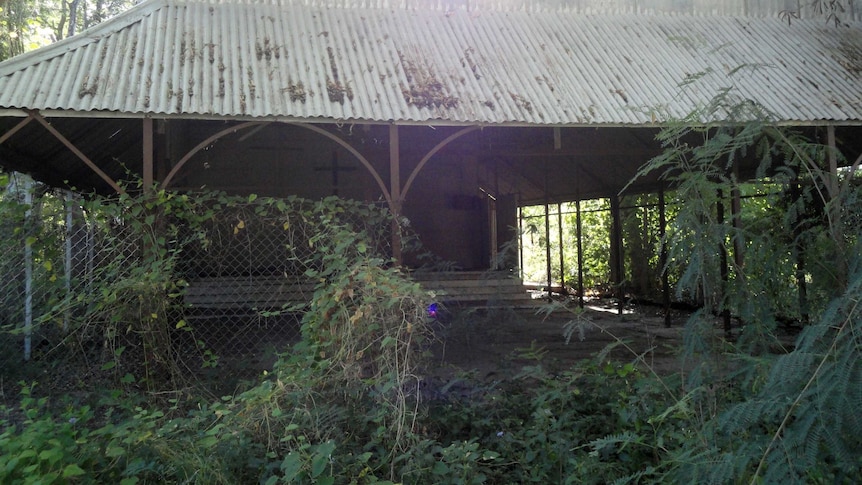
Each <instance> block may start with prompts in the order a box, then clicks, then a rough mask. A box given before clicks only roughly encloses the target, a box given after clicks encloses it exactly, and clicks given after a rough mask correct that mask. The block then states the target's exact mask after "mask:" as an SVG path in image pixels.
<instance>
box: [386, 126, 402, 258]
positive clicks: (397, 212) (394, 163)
mask: <svg viewBox="0 0 862 485" xmlns="http://www.w3.org/2000/svg"><path fill="white" fill-rule="evenodd" d="M389 194H390V197H391V198H392V258H393V259H395V264H396V265H398V266H401V264H402V263H403V262H404V259H403V256H402V254H401V204H402V202H403V201H402V200H401V149H400V139H399V137H398V125H395V124H392V125H389Z"/></svg>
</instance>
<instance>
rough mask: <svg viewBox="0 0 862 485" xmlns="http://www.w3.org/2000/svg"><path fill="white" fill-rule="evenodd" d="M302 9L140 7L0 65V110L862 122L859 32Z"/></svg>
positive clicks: (270, 1)
mask: <svg viewBox="0 0 862 485" xmlns="http://www.w3.org/2000/svg"><path fill="white" fill-rule="evenodd" d="M321 3H325V2H321ZM372 3H373V2H372ZM318 5H319V4H316V3H315V2H312V3H311V5H308V4H306V2H304V1H302V0H281V1H279V0H264V1H259V2H253V3H252V2H246V1H242V0H221V1H219V0H212V1H206V0H150V1H147V2H144V3H143V4H141V5H139V6H138V7H135V8H133V9H132V10H130V11H128V12H126V13H125V14H122V15H120V16H118V17H116V18H115V19H113V20H111V21H108V22H106V23H104V24H101V25H99V26H97V27H95V28H93V29H91V30H89V31H86V32H83V33H81V34H79V35H77V36H74V37H72V38H69V39H66V40H63V41H61V42H58V43H56V44H53V45H50V46H47V47H44V48H41V49H38V50H36V51H33V52H30V53H27V54H24V55H21V56H19V57H16V58H13V59H10V60H8V61H6V62H3V63H0V110H3V109H6V110H9V109H37V110H43V111H46V112H49V113H50V114H51V115H52V116H118V117H126V116H132V117H139V116H144V115H150V116H154V117H186V118H188V117H197V118H202V119H278V120H303V121H325V122H332V121H333V120H335V121H344V122H363V121H366V122H396V123H428V124H500V125H505V124H509V125H558V126H585V125H596V124H599V125H655V124H657V123H661V121H662V120H664V119H667V118H668V117H682V116H685V115H686V114H687V113H689V112H690V111H691V110H692V109H693V108H695V107H697V106H701V105H704V104H706V103H708V102H709V101H710V99H712V97H713V96H714V95H716V94H717V93H718V92H720V91H721V90H722V89H725V88H729V87H732V88H733V92H734V93H735V95H737V96H739V97H740V98H741V99H752V100H756V101H758V102H760V103H762V104H763V105H764V106H765V108H766V109H768V110H769V111H771V112H772V113H774V116H775V118H776V119H777V120H779V121H781V122H785V123H811V122H847V123H855V122H860V121H862V29H860V25H859V24H853V25H852V26H849V27H848V26H843V27H835V26H832V25H830V24H827V23H826V22H824V21H822V20H797V21H794V22H792V23H791V24H790V25H788V23H787V22H785V21H782V20H780V19H777V18H743V17H727V16H710V17H697V16H685V15H633V14H614V15H610V14H584V13H577V12H567V11H557V12H545V11H542V12H527V11H501V10H481V11H480V10H475V11H472V12H470V11H466V10H463V9H456V10H451V11H447V10H443V9H427V10H420V9H408V8H381V7H344V6H335V7H324V6H318ZM688 81H690V82H688ZM681 83H682V84H683V85H682V86H681ZM6 112H7V114H8V113H9V111H6Z"/></svg>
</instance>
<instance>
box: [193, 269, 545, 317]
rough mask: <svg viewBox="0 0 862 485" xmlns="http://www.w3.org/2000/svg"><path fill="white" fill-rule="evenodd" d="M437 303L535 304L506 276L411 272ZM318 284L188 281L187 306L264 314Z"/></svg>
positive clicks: (303, 298) (307, 294) (278, 279)
mask: <svg viewBox="0 0 862 485" xmlns="http://www.w3.org/2000/svg"><path fill="white" fill-rule="evenodd" d="M410 277H412V278H413V279H414V280H416V281H417V282H419V284H420V285H422V287H423V288H425V289H426V290H428V291H432V292H433V293H434V300H436V301H438V302H445V303H456V304H459V305H465V306H512V307H527V306H532V305H533V300H532V299H531V297H530V295H529V293H527V291H526V290H525V288H524V286H523V283H522V282H521V280H520V279H517V278H513V277H511V276H510V275H509V274H508V273H504V272H482V271H446V272H413V273H411V274H410ZM313 293H314V283H313V282H311V281H309V280H300V279H296V278H287V277H284V276H218V277H205V278H196V279H192V280H190V281H189V286H188V287H187V288H186V291H185V295H184V298H185V303H186V304H188V305H189V306H190V307H191V308H197V309H205V310H243V309H245V310H253V309H257V310H265V309H278V308H282V307H283V306H284V305H290V304H295V303H305V302H308V301H309V300H311V298H312V295H313Z"/></svg>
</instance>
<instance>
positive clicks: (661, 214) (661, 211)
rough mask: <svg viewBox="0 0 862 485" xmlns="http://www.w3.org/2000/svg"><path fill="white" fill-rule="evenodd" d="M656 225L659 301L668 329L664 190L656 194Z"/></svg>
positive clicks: (668, 304)
mask: <svg viewBox="0 0 862 485" xmlns="http://www.w3.org/2000/svg"><path fill="white" fill-rule="evenodd" d="M658 225H659V237H660V238H661V253H660V254H659V265H660V266H661V299H662V307H663V308H664V326H665V327H670V324H671V321H670V282H669V281H668V274H667V239H666V238H667V212H666V208H665V200H664V188H661V189H660V190H659V192H658Z"/></svg>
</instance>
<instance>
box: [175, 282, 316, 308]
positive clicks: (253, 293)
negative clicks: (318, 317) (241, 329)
mask: <svg viewBox="0 0 862 485" xmlns="http://www.w3.org/2000/svg"><path fill="white" fill-rule="evenodd" d="M313 293H314V283H312V282H311V281H308V280H296V279H290V278H286V277H284V276H216V277H205V278H195V279H192V280H190V281H189V286H188V287H186V291H185V294H184V299H185V303H186V304H187V305H189V306H190V307H191V308H200V309H209V310H228V309H231V310H237V309H259V310H262V309H274V308H281V307H282V306H284V305H289V304H293V303H301V302H306V301H309V300H311V296H312V294H313Z"/></svg>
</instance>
